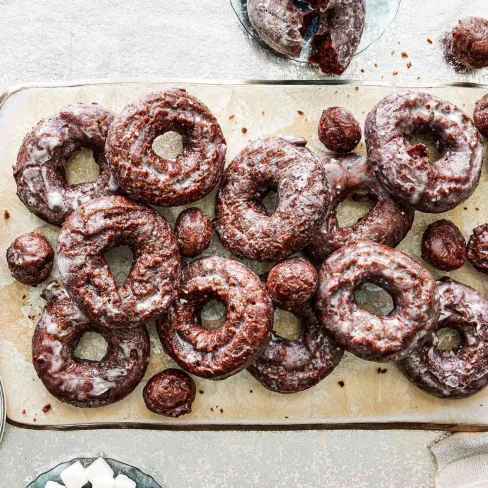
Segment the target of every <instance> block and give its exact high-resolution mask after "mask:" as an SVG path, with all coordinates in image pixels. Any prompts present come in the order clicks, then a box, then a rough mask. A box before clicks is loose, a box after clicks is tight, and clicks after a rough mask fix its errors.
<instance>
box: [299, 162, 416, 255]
mask: <svg viewBox="0 0 488 488" xmlns="http://www.w3.org/2000/svg"><path fill="white" fill-rule="evenodd" d="M322 162H323V165H324V169H325V174H326V176H327V180H328V182H329V187H330V188H331V191H332V203H331V205H330V208H329V211H328V212H327V215H326V217H325V220H324V222H323V224H322V227H321V228H320V230H319V231H318V232H317V234H315V236H314V237H313V238H312V239H311V241H310V242H309V244H308V247H307V248H306V252H307V253H308V254H309V255H310V256H311V257H312V258H313V259H315V260H316V261H320V262H321V261H323V260H324V259H325V258H326V257H327V256H329V255H330V254H331V253H333V252H334V251H335V250H337V249H339V248H341V247H343V246H346V245H348V244H351V243H353V242H356V241H362V240H369V241H374V242H379V243H380V244H384V245H386V246H389V247H395V246H397V245H398V244H399V243H400V242H401V241H402V240H403V238H404V237H405V236H406V235H407V233H408V232H409V230H410V229H411V227H412V224H413V219H414V213H415V212H414V211H413V210H412V209H410V208H408V207H405V206H404V205H402V204H400V203H396V202H395V201H394V200H392V198H391V197H390V196H389V195H388V193H387V192H386V191H385V189H384V188H383V187H382V186H381V185H380V184H379V182H378V180H377V179H376V178H375V177H374V175H373V173H372V172H371V170H370V169H369V167H368V163H367V160H366V158H364V157H361V156H359V155H358V154H347V155H343V156H341V155H326V156H325V158H324V159H323V161H322ZM349 196H352V198H354V199H355V200H358V201H365V200H366V201H368V200H373V201H374V205H373V207H371V209H370V210H369V212H368V213H367V214H366V215H365V216H364V217H362V218H361V219H359V220H358V221H357V222H356V223H355V224H354V225H353V226H352V227H339V222H338V220H337V210H338V208H339V206H340V204H341V203H342V202H343V201H344V200H346V199H347V198H348V197H349Z"/></svg>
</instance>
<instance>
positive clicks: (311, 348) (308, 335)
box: [247, 303, 344, 393]
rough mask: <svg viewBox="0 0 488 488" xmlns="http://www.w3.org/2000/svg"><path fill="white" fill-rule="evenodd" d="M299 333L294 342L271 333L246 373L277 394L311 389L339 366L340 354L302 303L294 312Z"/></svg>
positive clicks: (313, 313)
mask: <svg viewBox="0 0 488 488" xmlns="http://www.w3.org/2000/svg"><path fill="white" fill-rule="evenodd" d="M294 313H295V315H296V316H297V317H298V318H300V321H301V332H300V337H299V338H298V339H296V340H288V339H284V338H283V337H280V336H279V335H278V334H277V333H276V332H273V333H272V337H271V341H270V342H269V344H268V346H267V347H266V349H265V350H264V352H263V353H262V354H261V356H259V357H258V358H257V359H256V360H255V361H254V362H253V363H252V364H251V366H249V367H248V368H247V370H248V371H249V372H250V373H251V374H252V375H253V376H254V378H256V379H257V380H258V381H259V382H260V383H261V384H262V385H263V386H265V387H266V388H268V389H269V390H271V391H276V392H278V393H295V392H298V391H302V390H306V389H308V388H311V387H312V386H315V385H316V384H317V383H319V381H321V380H322V379H324V378H325V377H326V376H328V375H329V374H330V373H331V372H332V370H333V369H334V368H335V367H336V366H337V365H338V364H339V362H340V360H341V358H342V356H343V354H344V351H343V350H342V349H341V348H339V347H338V346H337V345H336V344H335V343H334V342H333V341H332V339H330V338H329V337H328V336H327V335H326V333H325V332H324V329H323V328H322V327H321V326H320V324H319V322H318V321H317V318H316V316H315V312H314V310H313V308H312V306H311V305H310V303H306V304H304V305H302V306H301V307H300V308H298V309H296V310H295V311H294Z"/></svg>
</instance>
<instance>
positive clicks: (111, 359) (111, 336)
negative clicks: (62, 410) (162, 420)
mask: <svg viewBox="0 0 488 488" xmlns="http://www.w3.org/2000/svg"><path fill="white" fill-rule="evenodd" d="M42 296H43V298H45V299H46V301H47V304H46V307H45V308H44V311H43V314H42V316H41V318H40V320H39V322H38V324H37V326H36V329H35V331H34V336H33V339H32V361H33V364H34V368H35V370H36V372H37V375H38V376H39V378H40V380H41V381H42V382H43V384H44V386H45V387H46V388H47V390H48V391H49V393H51V394H52V395H54V396H55V397H56V398H57V399H58V400H60V401H62V402H65V403H69V404H70V405H73V406H75V407H82V408H93V407H102V406H104V405H110V404H112V403H115V402H118V401H120V400H122V399H123V398H125V397H126V396H127V395H128V394H129V393H131V392H132V391H133V390H134V389H135V388H136V386H137V385H138V384H139V383H140V381H141V380H142V378H143V377H144V374H145V372H146V368H147V365H148V363H149V355H150V342H149V335H148V333H147V330H146V328H145V327H144V326H136V327H132V328H130V329H126V330H117V331H115V330H112V329H108V328H106V327H103V326H100V325H97V324H95V323H93V322H91V321H90V320H88V319H87V318H86V317H85V315H83V314H82V313H81V312H80V310H79V309H78V308H77V307H76V305H75V304H74V303H73V301H72V300H71V299H70V297H69V296H68V294H67V293H66V291H65V290H64V289H62V288H61V287H60V286H59V285H58V283H56V282H55V281H53V282H51V283H50V284H49V285H48V286H47V287H46V289H45V290H44V292H43V294H42ZM86 332H97V333H99V334H101V335H102V336H103V338H104V339H105V340H106V341H107V344H108V350H107V353H106V354H105V356H104V357H103V358H102V359H101V360H100V361H92V360H88V359H79V358H77V357H76V356H75V349H76V346H77V344H78V341H79V340H80V339H81V337H82V336H83V335H84V334H85V333H86Z"/></svg>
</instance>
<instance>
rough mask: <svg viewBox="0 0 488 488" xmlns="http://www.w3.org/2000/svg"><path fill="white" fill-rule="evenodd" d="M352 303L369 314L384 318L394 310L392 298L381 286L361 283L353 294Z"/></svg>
mask: <svg viewBox="0 0 488 488" xmlns="http://www.w3.org/2000/svg"><path fill="white" fill-rule="evenodd" d="M354 301H355V302H356V304H357V305H358V306H359V307H361V308H362V309H364V310H366V311H367V312H369V313H372V314H374V315H377V316H379V317H384V316H386V315H389V314H390V313H391V312H393V310H394V309H395V302H394V301H393V297H392V296H391V295H390V293H388V292H387V291H386V290H385V289H384V288H381V286H378V285H375V284H374V283H363V284H362V285H360V286H358V287H357V288H356V290H355V292H354Z"/></svg>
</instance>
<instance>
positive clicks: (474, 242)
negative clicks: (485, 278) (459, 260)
mask: <svg viewBox="0 0 488 488" xmlns="http://www.w3.org/2000/svg"><path fill="white" fill-rule="evenodd" d="M467 254H468V259H469V261H470V262H471V264H472V265H473V266H474V267H475V268H476V269H477V270H478V271H480V272H481V273H485V274H488V224H483V225H480V226H479V227H476V229H474V230H473V235H472V236H471V237H470V238H469V241H468V252H467Z"/></svg>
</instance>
